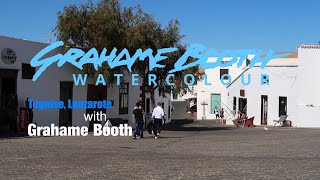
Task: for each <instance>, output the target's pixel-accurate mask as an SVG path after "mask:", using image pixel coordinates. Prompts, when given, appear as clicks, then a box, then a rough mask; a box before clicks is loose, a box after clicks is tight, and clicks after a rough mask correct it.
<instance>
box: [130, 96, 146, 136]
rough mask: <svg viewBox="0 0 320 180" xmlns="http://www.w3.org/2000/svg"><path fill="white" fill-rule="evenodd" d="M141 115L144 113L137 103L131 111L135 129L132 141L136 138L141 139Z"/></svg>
mask: <svg viewBox="0 0 320 180" xmlns="http://www.w3.org/2000/svg"><path fill="white" fill-rule="evenodd" d="M143 114H144V111H143V109H142V105H141V103H139V102H138V103H137V104H136V107H135V108H134V109H133V118H134V119H135V124H136V128H135V131H134V135H133V139H136V138H137V136H140V138H143V123H144V122H143Z"/></svg>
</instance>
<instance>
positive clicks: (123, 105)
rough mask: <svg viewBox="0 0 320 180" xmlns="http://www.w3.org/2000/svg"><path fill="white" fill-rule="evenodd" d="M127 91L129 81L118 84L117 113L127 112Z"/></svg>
mask: <svg viewBox="0 0 320 180" xmlns="http://www.w3.org/2000/svg"><path fill="white" fill-rule="evenodd" d="M128 93H129V83H123V84H120V86H119V114H128V104H129V102H128Z"/></svg>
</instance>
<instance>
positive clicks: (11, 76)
mask: <svg viewBox="0 0 320 180" xmlns="http://www.w3.org/2000/svg"><path fill="white" fill-rule="evenodd" d="M46 46H48V44H46V43H40V42H33V41H28V40H21V39H15V38H10V37H4V36H0V52H2V55H1V60H0V93H1V94H0V97H1V98H2V101H1V100H0V101H1V103H0V104H1V108H0V127H6V126H8V122H7V119H5V116H4V114H5V107H4V101H3V96H5V95H4V94H16V95H17V99H18V107H25V101H26V100H27V98H29V99H34V100H63V101H66V100H67V99H72V100H104V99H105V100H111V101H112V102H113V107H112V108H111V109H103V110H102V111H103V112H106V114H107V118H122V119H123V120H129V122H130V119H131V117H132V110H133V108H134V106H135V104H136V102H138V101H139V100H141V97H140V94H141V91H140V86H132V85H131V76H130V78H129V76H126V77H125V78H124V83H122V84H121V85H120V86H117V85H113V86H110V87H107V86H95V85H94V83H95V82H94V81H93V80H90V81H89V82H87V84H86V85H85V86H75V85H74V83H73V77H72V74H73V73H76V74H79V73H81V72H80V71H79V70H78V69H76V68H75V67H73V66H72V65H70V64H67V63H66V64H65V65H63V66H62V67H60V68H58V67H57V65H56V64H53V65H52V66H50V67H49V68H47V69H46V71H45V72H44V73H43V74H42V75H41V76H40V77H39V78H38V79H37V81H32V80H31V79H32V77H33V74H34V73H35V71H37V68H33V67H31V66H30V64H29V63H30V60H31V59H32V58H33V57H34V56H35V55H36V54H37V53H38V52H39V51H40V50H42V49H43V48H45V47H46ZM57 53H59V52H58V50H55V51H53V52H51V53H50V54H51V55H55V54H57ZM8 54H11V55H13V56H15V57H16V58H15V59H14V60H12V61H11V59H10V57H9V56H7V57H5V56H6V55H8ZM50 54H49V55H50ZM155 94H158V93H155ZM155 98H156V102H162V103H163V108H164V110H165V113H166V119H167V122H168V121H169V120H170V111H168V110H169V109H170V104H171V103H170V100H169V98H163V97H159V96H156V97H155ZM145 104H146V111H147V112H148V111H149V112H148V113H150V112H152V109H151V103H150V98H149V95H148V94H147V95H146V102H145ZM92 111H93V110H89V109H69V110H68V109H67V110H62V109H60V110H59V109H45V110H38V109H34V112H33V114H34V118H33V122H35V123H37V124H38V125H50V124H51V123H53V124H55V125H60V126H62V125H65V126H70V125H72V126H89V122H87V121H85V120H84V116H83V115H84V114H85V113H92Z"/></svg>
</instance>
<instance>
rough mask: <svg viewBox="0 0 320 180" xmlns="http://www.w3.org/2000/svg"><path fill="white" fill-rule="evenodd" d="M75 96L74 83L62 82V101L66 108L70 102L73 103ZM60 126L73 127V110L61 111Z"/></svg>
mask: <svg viewBox="0 0 320 180" xmlns="http://www.w3.org/2000/svg"><path fill="white" fill-rule="evenodd" d="M72 96H73V82H60V101H63V102H64V104H65V106H66V105H67V104H68V100H69V99H70V100H71V101H72ZM59 126H72V109H71V108H66V109H62V108H61V109H60V110H59Z"/></svg>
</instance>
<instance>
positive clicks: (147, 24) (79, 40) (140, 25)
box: [55, 0, 201, 106]
mask: <svg viewBox="0 0 320 180" xmlns="http://www.w3.org/2000/svg"><path fill="white" fill-rule="evenodd" d="M55 30H56V36H57V39H58V40H61V41H64V42H65V47H66V50H67V49H68V48H71V47H77V48H82V49H83V50H89V49H90V48H93V47H95V48H96V49H97V50H98V51H100V52H101V51H102V49H103V48H107V49H108V50H111V49H113V48H114V47H115V48H117V49H119V50H122V49H123V48H127V49H128V50H129V52H130V54H131V55H133V54H134V53H135V51H136V50H137V49H139V48H141V49H142V50H145V49H147V48H151V49H153V50H154V53H156V50H157V49H161V48H167V47H177V48H178V49H179V51H177V52H174V53H168V54H167V56H168V59H166V60H164V61H161V62H160V63H162V64H163V65H165V68H161V69H160V68H156V69H155V70H153V71H152V72H149V71H148V69H149V67H148V64H149V63H148V59H146V60H145V61H137V62H135V64H134V65H133V71H134V73H138V74H139V75H140V77H141V78H142V79H143V80H144V82H146V78H147V76H148V74H149V73H152V74H155V75H156V76H157V80H156V82H157V83H158V85H157V86H145V88H146V89H145V90H146V92H149V93H150V94H151V101H152V104H153V106H154V104H155V102H154V93H155V90H156V89H157V88H158V89H159V93H160V94H159V95H161V96H165V94H166V93H169V92H170V91H172V90H174V89H175V90H176V91H179V90H181V89H186V88H187V86H185V85H184V83H183V76H184V75H185V74H188V73H191V74H194V75H195V77H196V80H197V79H200V78H201V74H200V73H198V68H197V67H193V68H189V69H187V70H184V71H180V72H176V73H175V78H174V79H172V81H174V83H175V86H174V87H170V86H168V85H166V83H165V78H166V76H167V75H168V72H169V71H170V70H171V69H173V66H174V63H175V62H176V61H177V59H178V58H179V57H180V56H181V55H182V54H183V53H184V52H185V50H186V46H185V45H182V44H181V42H180V41H181V39H182V38H183V35H181V34H180V31H179V22H178V20H171V21H170V22H169V23H168V24H167V25H166V26H162V25H161V24H160V23H159V22H157V21H156V20H155V18H154V17H153V16H152V15H150V14H148V13H146V12H144V11H143V9H142V8H141V7H140V6H131V7H121V5H120V2H119V1H118V0H101V1H99V2H98V3H93V2H92V1H88V2H87V3H86V4H82V5H80V6H76V5H70V6H67V7H65V8H64V9H63V10H62V11H60V12H59V13H58V22H57V26H56V29H55ZM189 61H193V59H191V58H190V59H189ZM124 71H126V69H124V68H121V67H117V68H113V69H111V68H110V67H109V66H108V64H107V63H105V64H103V65H102V67H100V68H99V70H98V71H96V70H94V68H93V66H92V65H90V64H87V65H86V66H85V68H84V73H88V74H89V75H91V76H92V77H95V76H96V75H97V74H104V76H105V77H106V78H108V82H109V83H110V82H114V81H115V77H114V76H113V74H114V73H122V72H124ZM145 85H146V84H145Z"/></svg>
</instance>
